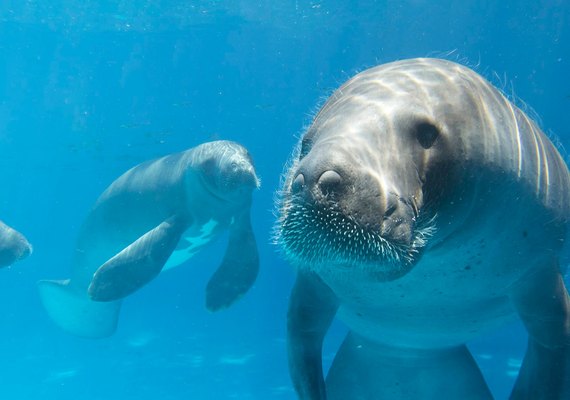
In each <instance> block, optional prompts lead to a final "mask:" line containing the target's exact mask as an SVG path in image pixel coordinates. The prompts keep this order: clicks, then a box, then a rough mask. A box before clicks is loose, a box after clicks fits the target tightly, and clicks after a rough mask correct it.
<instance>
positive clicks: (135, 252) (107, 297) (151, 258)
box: [88, 216, 188, 301]
mask: <svg viewBox="0 0 570 400" xmlns="http://www.w3.org/2000/svg"><path fill="white" fill-rule="evenodd" d="M187 226H188V225H187V223H186V222H185V221H184V219H183V218H181V217H177V216H175V217H171V218H169V219H167V220H166V221H164V222H162V223H161V224H160V225H158V226H157V227H156V228H154V229H152V230H150V231H148V232H147V233H145V234H144V235H143V236H141V237H140V238H138V239H137V240H135V241H134V242H133V243H131V244H130V245H129V246H127V247H126V248H124V249H123V250H122V251H121V252H119V253H118V254H116V255H115V256H114V257H113V258H111V259H110V260H108V261H107V262H106V263H105V264H103V265H102V266H101V267H99V269H97V271H95V274H94V275H93V280H92V281H91V284H90V285H89V289H88V293H89V296H90V297H91V299H93V300H94V301H113V300H118V299H121V298H123V297H126V296H128V295H129V294H131V293H133V292H134V291H136V290H138V289H140V288H141V287H142V286H144V285H146V284H147V283H148V282H150V281H151V280H152V279H154V278H155V277H156V276H157V275H158V274H159V273H160V271H161V270H162V267H163V266H164V264H165V263H166V261H167V260H168V257H170V255H171V254H172V252H173V251H174V249H175V248H176V245H177V244H178V241H179V240H180V237H181V236H182V233H183V232H184V230H185V229H186V227H187Z"/></svg>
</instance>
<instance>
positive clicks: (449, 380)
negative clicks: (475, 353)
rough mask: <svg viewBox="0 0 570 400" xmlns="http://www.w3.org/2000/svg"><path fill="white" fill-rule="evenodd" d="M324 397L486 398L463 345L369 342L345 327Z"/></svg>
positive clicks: (342, 399) (480, 378)
mask: <svg viewBox="0 0 570 400" xmlns="http://www.w3.org/2000/svg"><path fill="white" fill-rule="evenodd" d="M326 387H327V398H328V399H330V400H347V399H366V400H372V399H380V398H382V399H391V400H403V399H425V400H440V399H461V400H492V399H493V396H492V395H491V392H490V390H489V389H488V387H487V384H486V383H485V380H484V378H483V375H482V374H481V372H480V371H479V368H478V367H477V364H476V363H475V360H474V359H473V357H472V356H471V354H470V353H469V351H468V350H467V347H466V346H464V345H463V346H458V347H452V348H445V349H411V348H407V347H392V346H386V345H380V344H377V343H372V342H370V341H368V340H366V339H364V338H362V337H360V336H358V335H356V334H355V333H353V332H350V333H349V334H348V335H347V337H346V339H345V340H344V342H343V344H342V346H341V347H340V349H339V351H338V352H337V354H336V356H335V358H334V361H333V363H332V366H331V368H330V370H329V372H328V375H327V378H326Z"/></svg>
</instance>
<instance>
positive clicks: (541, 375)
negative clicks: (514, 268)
mask: <svg viewBox="0 0 570 400" xmlns="http://www.w3.org/2000/svg"><path fill="white" fill-rule="evenodd" d="M534 270H535V271H537V272H535V273H534V274H532V275H531V276H527V277H526V278H525V279H523V280H522V281H521V282H520V283H519V284H517V285H516V286H514V287H513V289H512V293H511V299H512V300H513V303H514V305H515V307H516V309H517V312H518V314H519V316H520V317H521V319H522V321H523V323H524V324H525V326H526V329H527V331H528V336H529V337H528V347H527V351H526V354H525V356H524V360H523V363H522V366H521V370H520V372H519V376H518V378H517V381H516V383H515V386H514V388H513V392H512V393H511V397H510V398H511V400H527V399H529V400H530V399H549V400H563V399H570V373H569V372H568V371H569V370H570V297H569V296H568V291H567V289H566V287H565V285H564V279H563V277H562V274H561V273H560V270H559V267H558V264H557V263H556V262H554V261H553V262H551V263H550V265H543V266H541V267H538V268H535V269H534Z"/></svg>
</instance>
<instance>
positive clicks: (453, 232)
mask: <svg viewBox="0 0 570 400" xmlns="http://www.w3.org/2000/svg"><path fill="white" fill-rule="evenodd" d="M293 157H294V159H293V161H292V163H291V167H290V168H289V169H288V171H287V172H286V179H285V181H284V185H283V188H282V191H281V193H282V195H281V198H280V201H279V203H278V205H277V206H278V210H279V214H280V215H279V220H278V225H277V232H278V237H277V240H278V241H279V243H280V245H281V247H282V249H283V252H284V255H285V257H286V258H287V259H288V260H289V261H290V262H291V264H293V265H294V266H295V267H296V270H297V280H296V283H295V285H294V288H293V292H292V294H291V299H290V305H289V313H288V352H289V365H290V373H291V376H292V379H293V382H294V386H295V388H296V390H297V393H298V394H299V397H300V398H301V399H325V398H328V399H343V400H346V399H363V400H367V399H370V400H372V399H380V398H382V399H391V400H394V399H422V400H423V399H442V398H447V399H489V398H491V397H492V396H491V393H490V391H489V389H488V388H487V385H486V383H485V381H484V379H483V377H482V374H481V372H480V371H479V368H478V367H477V365H476V363H475V361H474V360H473V357H472V356H471V354H470V353H469V351H468V350H467V347H466V346H465V343H466V342H467V341H469V340H471V339H473V338H475V337H478V336H480V335H482V334H484V333H485V332H488V331H489V330H492V329H493V328H496V327H499V326H501V325H503V324H505V323H507V322H509V321H511V320H513V319H515V318H516V317H517V316H518V317H519V318H520V319H522V321H523V323H524V325H525V327H526V329H527V331H528V334H529V340H528V349H527V352H526V355H525V357H524V360H523V363H522V367H521V370H520V373H519V376H518V379H517V381H516V384H515V387H514V389H513V392H512V396H511V398H512V399H557V400H562V399H570V301H569V297H568V292H567V290H566V288H565V286H564V281H563V279H562V273H563V272H564V268H565V267H566V265H567V263H568V245H567V243H568V240H567V236H568V233H567V232H568V218H569V216H570V175H569V172H568V168H567V166H566V164H565V163H564V161H563V159H562V157H561V156H560V154H559V152H558V151H557V149H556V148H555V146H554V145H553V144H552V142H551V141H550V140H549V139H548V138H547V137H546V136H545V135H544V133H543V132H541V130H540V129H539V128H538V126H537V125H536V124H535V123H534V122H533V121H531V120H530V119H529V117H528V116H527V115H525V113H524V112H523V111H521V110H520V109H519V108H517V107H516V106H515V105H513V104H511V103H510V102H509V101H508V100H507V99H506V98H505V97H504V96H503V95H502V94H501V93H500V92H499V91H498V90H496V89H495V88H494V87H493V86H492V85H490V84H489V83H488V82H487V81H486V80H484V79H483V78H482V77H480V76H479V75H477V74H476V73H475V72H473V71H472V70H470V69H468V68H466V67H464V66H461V65H458V64H456V63H453V62H449V61H445V60H438V59H411V60H403V61H399V62H394V63H389V64H385V65H381V66H378V67H375V68H372V69H369V70H366V71H364V72H362V73H360V74H358V75H356V76H355V77H354V78H352V79H350V80H349V81H348V82H346V83H345V84H344V85H343V86H342V87H340V88H339V89H338V90H337V91H336V92H335V93H333V94H332V96H331V97H330V98H329V99H328V101H327V102H326V103H325V104H324V106H323V107H322V109H321V110H320V111H319V113H318V114H317V115H316V117H315V119H314V121H313V123H312V125H311V126H310V127H309V128H308V130H307V131H306V133H305V134H304V136H303V137H302V138H301V141H300V143H299V146H298V148H297V151H296V152H295V154H294V156H293ZM335 316H338V318H339V319H340V320H342V321H343V322H344V323H345V324H346V326H347V327H348V328H349V333H348V335H347V337H346V339H345V341H344V342H343V344H342V346H341V347H340V349H339V350H338V352H337V354H336V356H335V359H334V361H333V363H332V366H331V369H330V370H329V372H328V375H327V378H326V383H325V379H324V378H323V371H322V366H321V360H322V358H321V346H322V341H323V337H324V336H325V334H326V332H327V330H328V328H329V325H330V323H331V321H332V319H333V318H334V317H335Z"/></svg>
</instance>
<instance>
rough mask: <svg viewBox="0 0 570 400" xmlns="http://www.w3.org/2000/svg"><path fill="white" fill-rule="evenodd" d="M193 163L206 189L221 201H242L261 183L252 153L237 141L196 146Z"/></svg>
mask: <svg viewBox="0 0 570 400" xmlns="http://www.w3.org/2000/svg"><path fill="white" fill-rule="evenodd" d="M193 165H194V171H195V172H197V174H198V177H199V179H200V180H201V182H202V184H203V186H204V187H205V188H206V190H207V191H208V192H209V193H210V194H211V195H212V196H214V197H215V198H217V199H220V200H224V201H232V202H242V201H243V200H246V199H250V198H251V193H252V190H253V189H257V188H259V186H260V181H259V178H258V177H257V175H256V172H255V167H254V165H253V161H252V158H251V156H250V154H249V152H248V151H247V149H246V148H245V147H243V146H241V145H240V144H238V143H235V142H231V141H224V140H220V141H215V142H208V143H204V144H202V145H200V146H198V147H196V149H195V151H194V152H193Z"/></svg>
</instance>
